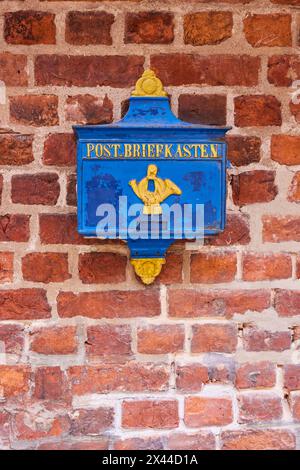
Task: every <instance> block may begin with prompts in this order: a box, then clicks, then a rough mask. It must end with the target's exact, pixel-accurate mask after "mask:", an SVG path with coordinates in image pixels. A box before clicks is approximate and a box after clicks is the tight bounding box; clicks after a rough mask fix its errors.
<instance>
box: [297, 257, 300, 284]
mask: <svg viewBox="0 0 300 470" xmlns="http://www.w3.org/2000/svg"><path fill="white" fill-rule="evenodd" d="M296 277H297V279H300V256H299V255H298V256H297V258H296Z"/></svg>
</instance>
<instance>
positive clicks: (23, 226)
mask: <svg viewBox="0 0 300 470" xmlns="http://www.w3.org/2000/svg"><path fill="white" fill-rule="evenodd" d="M29 220H30V216H29V215H25V214H6V215H2V216H0V242H27V241H28V239H29Z"/></svg>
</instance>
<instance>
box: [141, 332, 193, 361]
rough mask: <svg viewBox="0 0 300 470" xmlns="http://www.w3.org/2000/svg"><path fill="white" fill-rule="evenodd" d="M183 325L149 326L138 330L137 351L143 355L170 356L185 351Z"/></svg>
mask: <svg viewBox="0 0 300 470" xmlns="http://www.w3.org/2000/svg"><path fill="white" fill-rule="evenodd" d="M184 337H185V333H184V326H183V325H148V326H145V327H140V328H138V331H137V349H138V352H139V353H142V354H168V353H176V352H180V351H182V350H183V345H184Z"/></svg>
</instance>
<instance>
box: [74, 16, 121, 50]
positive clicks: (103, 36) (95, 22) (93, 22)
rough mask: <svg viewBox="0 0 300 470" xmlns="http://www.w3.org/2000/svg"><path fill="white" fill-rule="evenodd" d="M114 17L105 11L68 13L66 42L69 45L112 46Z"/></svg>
mask: <svg viewBox="0 0 300 470" xmlns="http://www.w3.org/2000/svg"><path fill="white" fill-rule="evenodd" d="M114 20H115V18H114V15H112V14H111V13H106V12H105V11H70V12H69V13H68V14H67V18H66V33H65V34H66V35H65V37H66V42H68V43H69V44H78V45H87V44H106V45H108V46H109V45H111V44H112V37H111V32H110V30H111V26H112V24H113V23H114Z"/></svg>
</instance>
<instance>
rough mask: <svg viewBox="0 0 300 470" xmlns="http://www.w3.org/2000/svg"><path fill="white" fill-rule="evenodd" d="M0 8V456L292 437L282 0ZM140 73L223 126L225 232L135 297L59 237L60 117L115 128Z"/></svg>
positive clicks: (297, 168) (295, 247) (296, 417)
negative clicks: (226, 129) (1, 452)
mask: <svg viewBox="0 0 300 470" xmlns="http://www.w3.org/2000/svg"><path fill="white" fill-rule="evenodd" d="M0 12H1V25H0V31H1V32H0V80H1V87H0V93H1V94H0V102H1V103H0V164H1V168H0V189H1V206H0V209H1V212H0V283H1V286H0V403H1V407H0V447H1V448H3V449H295V448H297V436H298V435H299V436H300V255H299V247H300V211H299V203H300V132H299V122H300V104H299V103H298V102H297V96H295V95H296V91H297V87H298V89H299V88H300V82H299V81H298V82H297V80H300V58H299V47H300V39H299V38H300V34H299V32H300V0H252V1H251V0H220V1H219V0H210V1H202V0H198V1H196V0H195V1H194V0H172V1H169V0H165V1H157V0H145V1H143V0H141V1H139V0H136V1H134V0H132V1H130V0H128V1H127V0H124V1H121V0H115V1H113V0H111V1H97V0H94V1H92V0H77V1H64V0H60V1H59V0H48V1H47V0H40V1H39V0H24V1H21V0H19V1H18V0H11V1H7V0H2V1H0ZM149 67H151V68H153V69H154V70H155V71H156V73H157V74H158V76H159V77H160V78H161V79H162V81H163V82H164V84H165V86H166V89H167V91H168V93H169V94H170V95H171V103H172V108H173V111H174V113H175V114H176V115H179V117H181V118H183V119H185V120H187V121H191V122H194V123H204V124H218V125H225V124H227V125H231V126H233V130H232V131H231V132H230V133H229V137H228V145H229V158H230V160H231V162H232V168H231V170H230V171H229V177H228V198H227V199H228V221H227V227H226V230H225V232H224V233H222V234H221V235H219V236H217V237H216V238H214V239H211V240H206V242H205V245H204V246H199V245H197V244H196V243H186V244H184V243H177V244H175V245H174V246H173V247H172V249H171V250H170V252H169V254H168V261H167V265H166V266H165V267H164V269H163V272H162V275H161V277H160V278H159V280H158V281H156V282H155V283H154V284H153V285H152V286H150V287H147V288H145V287H144V286H143V285H142V284H141V283H140V282H139V281H138V280H137V279H136V278H135V275H134V273H133V270H132V268H131V267H130V265H129V262H128V249H127V247H126V244H123V243H121V242H119V243H117V242H109V243H108V242H103V241H102V242H101V241H93V240H90V239H84V238H82V237H81V236H79V235H78V233H77V231H76V168H75V141H74V138H73V133H72V124H74V123H83V124H84V123H92V124H95V123H110V122H112V121H113V120H117V119H119V118H120V117H121V115H122V113H124V110H125V109H126V106H127V102H126V100H127V98H128V97H129V95H130V91H131V90H132V88H133V85H134V83H135V81H136V80H137V78H138V77H139V76H140V75H141V73H142V71H143V70H144V68H149ZM295 98H296V99H295ZM298 98H299V97H298ZM299 101H300V100H299ZM131 176H132V175H131ZM298 448H299V439H298Z"/></svg>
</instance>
